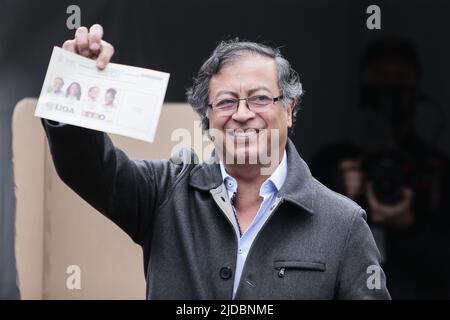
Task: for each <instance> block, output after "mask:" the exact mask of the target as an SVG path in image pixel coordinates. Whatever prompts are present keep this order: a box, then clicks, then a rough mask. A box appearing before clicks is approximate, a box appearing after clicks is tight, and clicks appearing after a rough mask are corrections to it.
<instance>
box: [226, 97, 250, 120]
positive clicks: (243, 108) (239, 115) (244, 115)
mask: <svg viewBox="0 0 450 320" xmlns="http://www.w3.org/2000/svg"><path fill="white" fill-rule="evenodd" d="M232 117H233V120H235V121H238V122H245V121H247V120H248V119H251V118H254V117H255V113H254V112H253V111H252V110H250V108H249V106H248V105H247V101H246V100H239V102H238V106H237V109H236V112H235V113H233V116H232Z"/></svg>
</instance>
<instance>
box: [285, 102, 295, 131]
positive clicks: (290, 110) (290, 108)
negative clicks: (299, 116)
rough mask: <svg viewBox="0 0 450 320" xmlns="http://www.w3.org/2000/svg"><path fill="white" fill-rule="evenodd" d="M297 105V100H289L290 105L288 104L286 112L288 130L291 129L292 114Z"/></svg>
mask: <svg viewBox="0 0 450 320" xmlns="http://www.w3.org/2000/svg"><path fill="white" fill-rule="evenodd" d="M296 105H297V100H296V99H291V103H290V104H289V106H288V108H287V110H286V112H287V126H288V128H291V127H292V121H293V120H292V118H293V117H292V114H293V113H294V109H295V107H296Z"/></svg>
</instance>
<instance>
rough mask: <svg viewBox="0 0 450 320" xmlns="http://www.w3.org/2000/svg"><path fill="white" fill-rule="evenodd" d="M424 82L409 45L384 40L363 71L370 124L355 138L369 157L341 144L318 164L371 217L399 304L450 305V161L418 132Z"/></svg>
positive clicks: (329, 149) (365, 60)
mask: <svg viewBox="0 0 450 320" xmlns="http://www.w3.org/2000/svg"><path fill="white" fill-rule="evenodd" d="M421 74H422V70H421V67H420V62H419V58H418V56H417V53H416V51H415V49H414V47H413V46H412V44H411V43H410V42H409V41H407V40H404V39H401V38H397V37H384V38H381V39H380V40H378V41H376V42H375V43H373V44H372V45H370V46H369V47H368V49H367V51H366V53H365V55H364V56H363V59H362V63H361V68H360V88H361V91H360V92H361V107H362V109H363V111H367V114H366V115H367V117H366V121H365V120H362V121H361V124H362V128H363V129H361V131H360V132H358V133H357V134H353V136H355V137H360V138H361V141H360V144H361V147H362V149H361V150H360V151H359V152H355V151H351V150H350V149H349V148H348V144H346V143H336V144H334V145H333V146H328V147H325V148H323V149H322V150H321V151H320V152H319V153H318V155H317V156H316V158H315V159H314V161H313V163H314V165H315V166H316V167H318V168H321V167H323V165H322V166H321V164H324V163H325V162H326V161H327V160H328V159H330V167H329V169H328V171H324V170H322V171H320V170H319V172H322V173H324V175H325V176H326V177H322V179H323V180H325V181H327V183H329V184H327V185H328V186H330V188H332V189H333V190H336V191H338V192H342V193H343V194H345V195H347V196H349V197H352V198H353V199H355V201H357V202H358V203H359V204H360V205H361V206H362V207H363V208H365V209H366V210H367V214H368V220H369V224H370V225H371V229H372V231H373V233H374V235H375V239H376V241H377V244H378V247H379V248H380V251H381V254H382V266H383V269H384V270H385V272H386V275H387V279H388V280H387V287H388V288H389V291H390V293H391V295H392V298H393V299H436V298H437V299H448V298H449V297H450V272H449V270H450V250H449V248H448V246H447V243H448V241H449V240H450V239H449V237H448V227H449V216H448V215H449V211H448V204H447V203H446V199H447V195H448V190H449V189H448V183H449V179H448V158H447V156H446V155H445V154H443V153H442V152H441V151H439V150H438V149H437V148H435V147H434V146H433V145H432V144H431V143H430V142H426V141H425V140H424V139H423V138H421V137H419V135H418V134H417V130H416V129H415V126H414V123H415V122H414V117H415V115H416V113H417V112H418V110H417V108H418V106H417V105H418V102H420V101H423V100H424V99H429V98H428V96H427V95H425V94H423V93H422V92H421ZM428 107H430V106H428ZM432 107H436V105H435V106H432ZM434 139H437V137H435V138H434ZM343 167H352V168H353V171H354V172H353V174H348V173H345V172H344V171H345V170H344V171H343V170H342V168H343ZM313 168H314V166H313ZM313 173H314V170H313ZM361 186H362V187H361ZM360 187H361V188H360ZM355 195H358V196H357V197H356V198H355ZM431 261H433V263H430V262H431Z"/></svg>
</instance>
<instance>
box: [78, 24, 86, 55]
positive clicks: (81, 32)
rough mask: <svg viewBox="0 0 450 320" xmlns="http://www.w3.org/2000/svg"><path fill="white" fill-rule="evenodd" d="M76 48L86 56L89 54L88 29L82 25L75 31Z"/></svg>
mask: <svg viewBox="0 0 450 320" xmlns="http://www.w3.org/2000/svg"><path fill="white" fill-rule="evenodd" d="M75 48H76V50H77V52H78V53H79V54H81V55H83V56H85V57H88V56H89V39H88V29H87V28H86V27H80V28H78V29H77V31H76V32H75Z"/></svg>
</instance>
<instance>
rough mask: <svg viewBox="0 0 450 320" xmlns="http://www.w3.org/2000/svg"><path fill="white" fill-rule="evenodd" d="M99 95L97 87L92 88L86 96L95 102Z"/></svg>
mask: <svg viewBox="0 0 450 320" xmlns="http://www.w3.org/2000/svg"><path fill="white" fill-rule="evenodd" d="M99 93H100V89H99V88H97V87H94V88H91V89H90V90H89V93H88V95H89V98H91V100H93V101H95V100H97V97H98V94H99Z"/></svg>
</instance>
